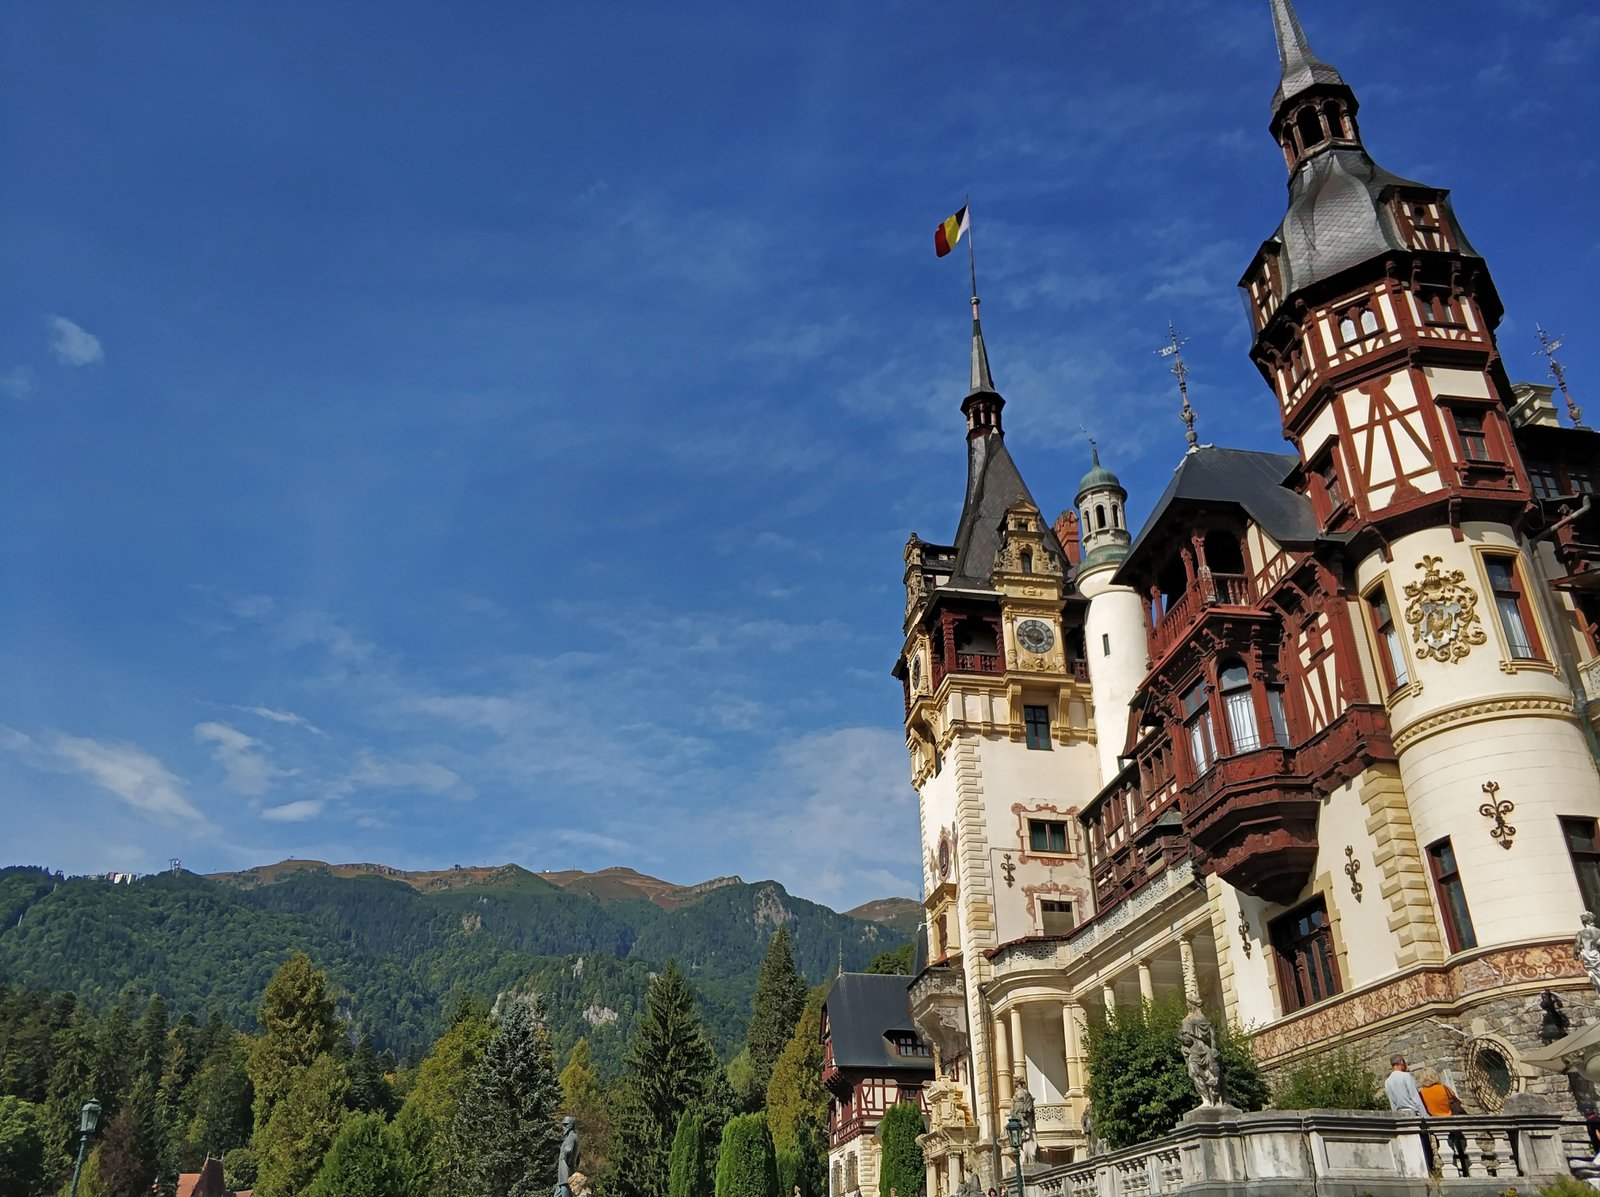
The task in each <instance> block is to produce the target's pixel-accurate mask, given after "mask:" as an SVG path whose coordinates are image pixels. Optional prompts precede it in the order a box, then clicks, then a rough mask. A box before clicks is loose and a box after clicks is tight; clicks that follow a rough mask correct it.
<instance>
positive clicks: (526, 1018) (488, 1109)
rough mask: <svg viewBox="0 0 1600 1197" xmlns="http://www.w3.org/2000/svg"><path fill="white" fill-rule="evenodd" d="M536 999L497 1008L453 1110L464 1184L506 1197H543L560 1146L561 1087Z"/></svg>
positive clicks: (522, 999) (551, 1183) (551, 1180)
mask: <svg viewBox="0 0 1600 1197" xmlns="http://www.w3.org/2000/svg"><path fill="white" fill-rule="evenodd" d="M543 1021H544V1011H543V1008H542V1006H541V1005H540V1003H539V999H538V997H537V995H533V994H529V995H527V996H525V997H514V998H511V999H509V1000H507V1001H505V1002H504V1003H503V1005H502V1009H501V1011H500V1014H499V1017H498V1018H497V1019H496V1020H495V1028H494V1036H493V1037H492V1038H491V1039H490V1040H489V1044H488V1046H487V1047H486V1048H484V1052H483V1059H482V1061H481V1062H480V1063H479V1064H478V1067H477V1069H476V1070H475V1071H474V1072H473V1075H472V1083H471V1084H470V1085H469V1086H468V1087H467V1091H466V1093H465V1094H464V1095H463V1096H462V1099H461V1105H460V1107H459V1108H458V1109H457V1110H456V1119H455V1133H456V1141H457V1142H458V1143H459V1144H460V1145H461V1149H462V1154H463V1158H464V1162H465V1167H464V1173H465V1179H466V1182H467V1184H468V1185H469V1186H470V1187H471V1188H472V1189H473V1190H474V1191H476V1192H480V1193H494V1194H497V1195H498V1194H504V1195H505V1197H534V1195H535V1194H537V1195H538V1197H545V1195H546V1194H548V1193H549V1191H550V1190H551V1188H552V1187H554V1185H555V1159H556V1153H557V1151H558V1150H559V1149H560V1146H561V1131H560V1127H559V1125H558V1123H557V1121H556V1119H557V1117H558V1109H557V1107H558V1105H559V1103H560V1100H561V1086H560V1083H559V1082H558V1081H557V1079H556V1067H555V1060H554V1058H553V1057H552V1055H551V1052H550V1039H549V1036H548V1034H547V1033H546V1032H545V1029H544V1025H543Z"/></svg>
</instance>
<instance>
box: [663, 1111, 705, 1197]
mask: <svg viewBox="0 0 1600 1197" xmlns="http://www.w3.org/2000/svg"><path fill="white" fill-rule="evenodd" d="M705 1134H706V1128H705V1123H704V1122H702V1121H701V1119H700V1115H699V1114H697V1113H695V1112H694V1111H693V1110H685V1111H684V1112H683V1114H682V1115H681V1116H680V1117H679V1118H678V1131H677V1133H676V1134H675V1135H673V1136H672V1155H671V1157H670V1158H669V1160H668V1164H667V1197H707V1194H708V1191H709V1190H710V1188H711V1177H710V1173H709V1170H708V1169H707V1168H706V1140H705Z"/></svg>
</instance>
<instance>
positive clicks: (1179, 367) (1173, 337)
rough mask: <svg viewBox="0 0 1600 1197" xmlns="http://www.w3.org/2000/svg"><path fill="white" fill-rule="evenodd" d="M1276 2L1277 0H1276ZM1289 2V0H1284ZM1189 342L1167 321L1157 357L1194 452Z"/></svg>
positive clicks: (1196, 438) (1197, 441) (1196, 444)
mask: <svg viewBox="0 0 1600 1197" xmlns="http://www.w3.org/2000/svg"><path fill="white" fill-rule="evenodd" d="M1274 2H1276V0H1274ZM1283 2H1284V3H1287V2H1288V0H1283ZM1188 343H1189V338H1188V337H1180V336H1179V335H1178V330H1177V328H1176V327H1174V325H1173V324H1172V322H1171V321H1170V320H1169V321H1168V322H1167V343H1166V344H1165V345H1163V346H1162V347H1161V348H1160V349H1157V350H1156V356H1157V357H1170V358H1171V359H1172V376H1173V377H1174V378H1176V379H1177V380H1178V393H1179V394H1180V395H1182V396H1183V409H1182V410H1181V411H1179V413H1178V416H1179V418H1180V419H1182V420H1183V427H1184V435H1185V436H1186V437H1187V438H1188V440H1189V448H1188V450H1187V451H1188V452H1190V453H1193V452H1194V451H1195V450H1196V449H1198V448H1199V447H1200V438H1199V437H1198V436H1196V435H1195V431H1194V408H1192V407H1190V406H1189V367H1188V364H1187V363H1185V362H1184V360H1183V347H1184V346H1185V345H1187V344H1188Z"/></svg>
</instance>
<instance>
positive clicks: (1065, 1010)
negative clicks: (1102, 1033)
mask: <svg viewBox="0 0 1600 1197" xmlns="http://www.w3.org/2000/svg"><path fill="white" fill-rule="evenodd" d="M1061 1029H1062V1031H1064V1032H1065V1033H1066V1045H1067V1097H1068V1098H1073V1097H1082V1096H1083V1095H1084V1094H1085V1093H1087V1092H1088V1090H1089V1078H1088V1076H1087V1075H1085V1073H1086V1071H1087V1070H1086V1069H1085V1068H1084V1059H1083V1007H1082V1006H1080V1005H1079V1004H1078V1003H1077V1002H1062V1003H1061Z"/></svg>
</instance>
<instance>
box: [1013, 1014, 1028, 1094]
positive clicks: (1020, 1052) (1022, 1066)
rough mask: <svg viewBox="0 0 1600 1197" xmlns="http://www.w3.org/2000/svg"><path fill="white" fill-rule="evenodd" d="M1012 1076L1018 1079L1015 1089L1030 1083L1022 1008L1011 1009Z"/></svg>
mask: <svg viewBox="0 0 1600 1197" xmlns="http://www.w3.org/2000/svg"><path fill="white" fill-rule="evenodd" d="M1011 1075H1012V1076H1014V1077H1015V1078H1016V1085H1015V1086H1014V1088H1015V1089H1020V1088H1022V1087H1023V1086H1025V1085H1026V1084H1027V1083H1028V1053H1027V1052H1026V1051H1025V1050H1024V1049H1023V1045H1022V1006H1021V1005H1020V1004H1018V1005H1015V1006H1012V1007H1011Z"/></svg>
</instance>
